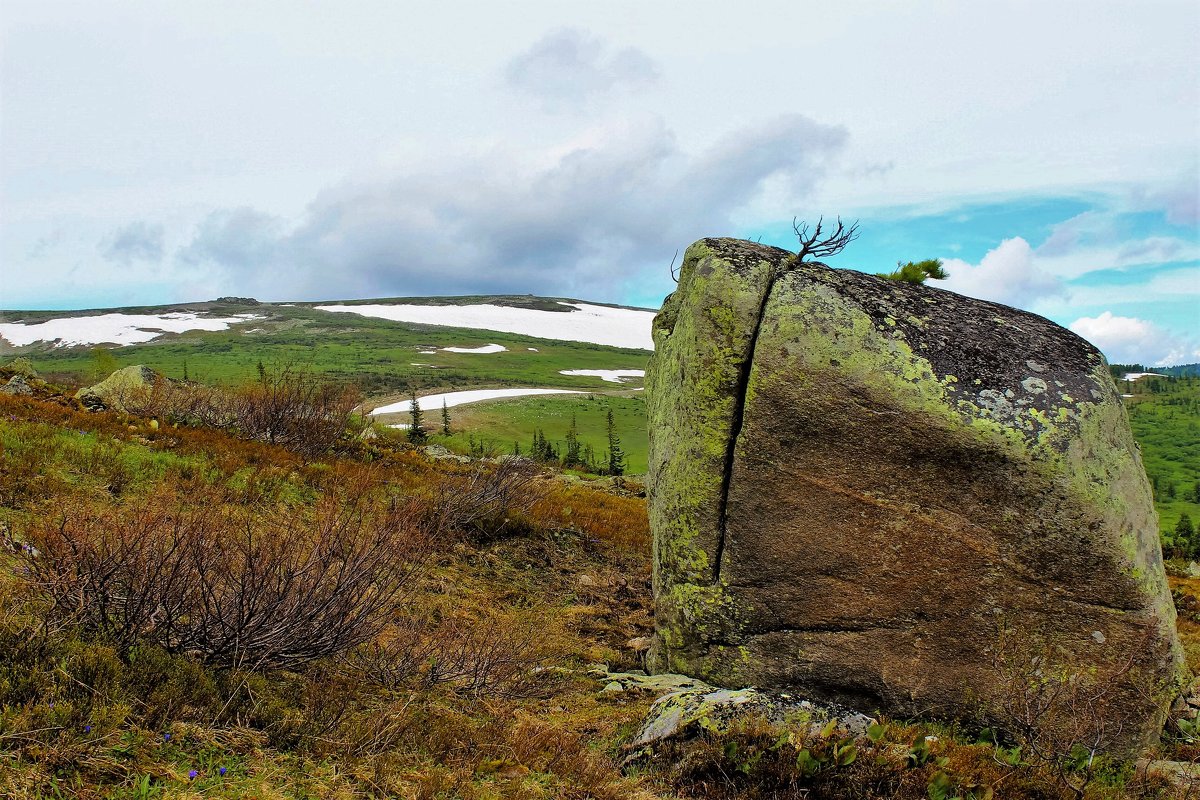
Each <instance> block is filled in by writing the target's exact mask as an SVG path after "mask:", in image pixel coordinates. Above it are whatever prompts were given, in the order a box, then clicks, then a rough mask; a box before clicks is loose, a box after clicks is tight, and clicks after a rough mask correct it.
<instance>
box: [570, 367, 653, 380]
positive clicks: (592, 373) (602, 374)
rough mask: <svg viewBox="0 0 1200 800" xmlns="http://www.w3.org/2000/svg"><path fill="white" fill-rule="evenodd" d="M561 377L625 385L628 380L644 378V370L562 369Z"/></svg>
mask: <svg viewBox="0 0 1200 800" xmlns="http://www.w3.org/2000/svg"><path fill="white" fill-rule="evenodd" d="M558 374H559V375H582V376H585V377H591V378H599V379H600V380H604V381H608V382H609V383H624V382H625V379H626V378H644V377H646V370H644V369H560V370H559V371H558Z"/></svg>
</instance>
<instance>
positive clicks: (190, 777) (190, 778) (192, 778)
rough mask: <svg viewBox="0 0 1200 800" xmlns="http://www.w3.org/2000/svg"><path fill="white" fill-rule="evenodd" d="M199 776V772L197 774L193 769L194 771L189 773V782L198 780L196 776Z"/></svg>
mask: <svg viewBox="0 0 1200 800" xmlns="http://www.w3.org/2000/svg"><path fill="white" fill-rule="evenodd" d="M199 774H200V773H199V772H196V770H194V769H193V770H189V771H188V780H189V781H194V780H196V776H197V775H199Z"/></svg>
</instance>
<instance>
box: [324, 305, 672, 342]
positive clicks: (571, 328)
mask: <svg viewBox="0 0 1200 800" xmlns="http://www.w3.org/2000/svg"><path fill="white" fill-rule="evenodd" d="M560 305H563V306H567V307H568V308H571V309H574V310H572V311H539V310H537V309H533V308H511V307H509V306H497V305H491V304H482V305H469V306H421V305H361V306H359V305H353V306H348V305H343V304H337V305H324V306H316V308H317V309H319V310H321V311H329V312H334V313H341V314H359V315H361V316H364V317H377V318H379V319H389V320H392V321H394V322H415V323H419V324H423V325H445V326H447V327H452V328H477V329H479V330H487V331H500V332H502V333H517V334H522V335H525V336H536V337H538V338H540V339H560V340H563V341H567V342H591V343H593V344H604V345H609V346H610V347H630V348H634V349H638V350H653V349H654V340H653V339H652V337H651V336H650V324H651V322H653V320H654V314H655V312H654V311H638V310H635V309H630V308H610V307H608V306H596V305H591V304H590V303H562V302H560Z"/></svg>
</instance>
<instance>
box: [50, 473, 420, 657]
mask: <svg viewBox="0 0 1200 800" xmlns="http://www.w3.org/2000/svg"><path fill="white" fill-rule="evenodd" d="M369 488H370V487H369V486H368V487H362V486H360V485H355V484H354V483H353V482H351V483H349V484H347V485H344V486H343V487H342V490H341V491H339V492H336V493H329V494H327V495H325V496H324V497H323V498H322V499H321V500H320V501H319V502H318V503H317V504H316V506H315V507H313V508H305V507H287V506H282V505H276V506H271V507H266V508H261V507H253V506H237V505H227V504H224V503H222V502H221V500H222V498H221V496H220V494H219V492H217V491H216V490H212V491H204V490H203V489H200V488H197V487H193V491H195V492H197V493H196V494H193V495H191V496H189V497H181V496H179V495H178V494H176V493H174V492H171V491H169V490H166V489H160V490H159V491H158V492H156V493H155V494H152V495H150V496H148V497H145V498H139V499H138V501H137V502H136V503H134V502H126V503H105V502H98V501H97V502H89V503H81V504H79V505H77V506H75V507H73V508H65V509H63V510H62V511H61V512H60V513H59V514H58V515H57V516H55V517H54V518H44V519H42V520H39V521H37V522H35V523H34V524H33V525H32V527H31V529H30V531H29V532H28V539H29V541H30V543H31V544H32V545H33V546H34V548H35V549H36V550H35V552H34V553H33V554H31V555H29V556H28V557H27V559H26V561H27V563H28V566H29V568H30V571H31V579H32V580H33V581H34V583H35V584H36V586H37V587H38V588H39V589H40V590H41V591H42V592H43V593H44V594H45V595H46V597H47V598H49V600H50V605H49V607H48V610H47V612H46V613H47V614H48V616H49V617H51V618H54V619H56V620H58V621H60V622H68V623H71V624H76V625H79V626H80V627H81V628H82V629H83V630H85V631H86V632H89V633H91V634H92V635H96V636H99V637H101V638H103V639H104V640H106V641H110V642H112V643H113V644H114V645H115V646H117V647H118V648H120V649H128V648H129V647H131V646H132V645H133V644H135V643H136V642H139V641H145V642H150V643H154V644H158V645H160V646H162V647H163V648H165V649H166V650H168V651H169V652H186V653H193V654H195V655H197V656H198V657H199V658H200V659H201V660H203V661H204V662H206V663H209V664H214V665H218V666H226V667H234V668H243V669H294V668H296V667H299V666H301V665H303V664H305V663H308V662H310V661H313V660H315V659H318V658H322V657H325V656H330V655H335V654H338V653H341V652H344V651H346V650H348V649H351V648H353V647H356V646H358V645H360V644H362V643H364V642H366V641H369V640H370V639H372V638H374V637H375V636H376V635H377V634H378V633H379V632H380V631H381V630H382V629H383V627H384V626H385V624H386V622H387V620H388V618H389V617H390V615H391V613H392V612H393V610H394V609H395V608H396V607H397V606H398V605H399V604H400V603H401V602H403V590H404V589H405V587H406V584H407V583H408V581H409V579H410V577H412V575H413V573H414V571H415V570H416V568H417V567H418V565H419V564H420V559H421V556H422V554H423V553H424V552H425V549H426V548H427V546H428V544H429V541H430V538H431V537H430V536H429V535H428V530H427V529H426V528H425V527H424V517H425V514H424V511H423V509H422V508H420V507H419V506H418V505H416V504H414V503H411V502H403V501H397V500H390V501H389V500H384V499H383V498H380V497H378V496H377V495H376V494H375V493H372V492H370V491H369ZM360 489H363V491H360Z"/></svg>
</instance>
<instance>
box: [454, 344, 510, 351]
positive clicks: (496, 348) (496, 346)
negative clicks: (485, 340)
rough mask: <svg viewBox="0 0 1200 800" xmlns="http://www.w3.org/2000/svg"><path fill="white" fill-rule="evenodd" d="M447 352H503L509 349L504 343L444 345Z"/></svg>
mask: <svg viewBox="0 0 1200 800" xmlns="http://www.w3.org/2000/svg"><path fill="white" fill-rule="evenodd" d="M442 349H443V350H445V351H446V352H447V353H503V352H505V351H506V350H508V348H507V347H505V346H504V345H502V344H485V345H484V346H483V347H443V348H442Z"/></svg>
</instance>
